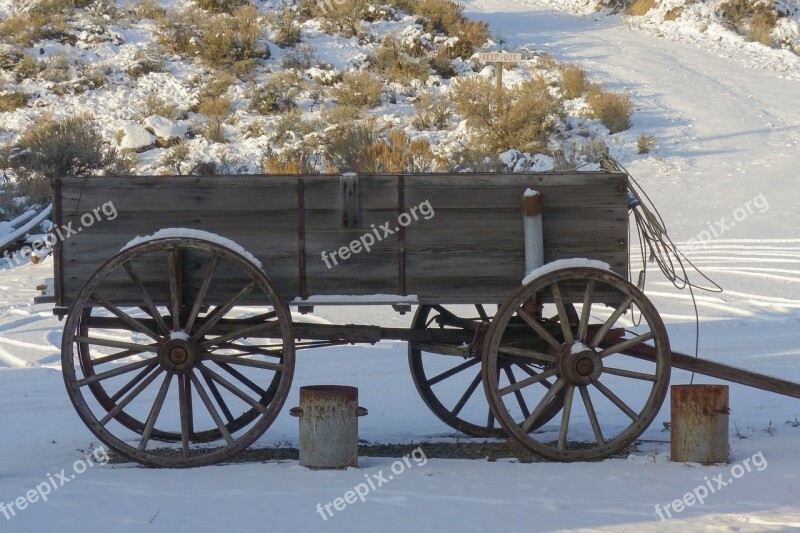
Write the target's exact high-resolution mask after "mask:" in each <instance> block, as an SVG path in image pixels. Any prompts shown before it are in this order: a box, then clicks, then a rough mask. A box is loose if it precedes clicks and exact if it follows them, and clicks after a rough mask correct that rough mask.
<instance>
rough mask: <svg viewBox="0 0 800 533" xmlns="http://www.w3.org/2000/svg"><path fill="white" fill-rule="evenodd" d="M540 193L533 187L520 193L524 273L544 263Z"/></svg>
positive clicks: (526, 273)
mask: <svg viewBox="0 0 800 533" xmlns="http://www.w3.org/2000/svg"><path fill="white" fill-rule="evenodd" d="M542 211H543V202H542V194H541V193H540V192H538V191H534V190H533V189H527V190H526V191H525V192H524V193H522V220H523V229H524V232H525V275H528V274H529V273H531V272H532V271H533V270H536V269H537V268H539V267H540V266H542V265H544V230H543V227H542Z"/></svg>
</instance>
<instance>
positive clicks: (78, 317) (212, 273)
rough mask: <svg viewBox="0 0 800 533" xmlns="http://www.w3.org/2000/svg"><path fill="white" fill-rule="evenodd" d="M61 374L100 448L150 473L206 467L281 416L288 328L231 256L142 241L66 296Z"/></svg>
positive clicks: (281, 309) (253, 276)
mask: <svg viewBox="0 0 800 533" xmlns="http://www.w3.org/2000/svg"><path fill="white" fill-rule="evenodd" d="M243 304H246V305H247V307H245V306H244V305H243ZM62 367H63V373H64V380H65V383H66V385H67V390H68V393H69V395H70V399H71V400H72V402H73V404H74V406H75V408H76V410H77V411H78V414H79V415H80V417H81V418H82V419H83V421H84V422H85V423H86V424H87V426H88V427H89V428H90V429H91V430H92V431H93V432H94V433H95V435H97V437H98V438H99V439H100V440H101V441H103V442H104V443H105V444H107V445H108V446H110V447H111V448H113V449H115V450H116V451H118V452H119V453H121V454H123V455H125V456H127V457H129V458H130V459H133V460H135V461H138V462H140V463H143V464H147V465H151V466H161V467H191V466H201V465H207V464H214V463H217V462H220V461H224V460H226V459H230V458H231V457H233V456H234V455H236V454H237V453H238V452H239V451H241V450H242V449H244V448H246V447H247V446H249V445H250V444H252V443H253V442H254V441H255V440H256V439H257V438H258V437H259V436H260V435H261V434H263V433H264V431H266V429H267V428H268V427H269V426H270V424H272V422H273V421H274V419H275V418H276V417H277V415H278V412H279V411H280V408H281V407H282V406H283V403H284V402H285V400H286V397H287V395H288V392H289V387H290V385H291V378H292V374H293V371H294V342H293V339H292V333H291V321H290V318H289V314H288V311H287V309H286V307H285V305H284V304H283V302H282V301H281V299H280V297H279V296H278V295H277V293H276V292H275V291H274V289H273V287H272V284H271V283H270V281H269V279H268V278H267V277H266V275H265V274H264V272H263V271H262V270H261V269H260V268H259V267H258V266H256V265H254V264H253V262H252V261H251V260H250V259H248V258H246V257H245V256H243V255H242V254H240V253H238V252H236V251H234V250H232V249H230V248H228V247H226V246H223V245H221V244H218V243H215V242H210V241H206V240H202V239H195V238H183V237H171V238H165V239H157V240H151V241H148V242H145V243H143V244H140V245H137V246H133V247H131V248H128V249H126V250H124V251H122V252H120V253H119V254H117V255H116V256H114V257H113V258H112V259H110V260H109V261H108V262H107V263H106V264H104V265H103V266H102V267H100V268H99V269H98V270H97V271H96V272H95V273H94V274H93V275H92V276H91V277H90V278H89V280H88V281H87V282H86V284H85V285H84V287H83V288H82V289H81V291H80V292H79V293H78V295H77V296H76V297H75V299H74V301H73V304H72V307H71V308H70V313H69V317H68V319H67V322H66V324H65V327H64V335H63V339H62ZM215 440H222V441H223V442H222V443H221V445H219V446H208V445H206V444H204V443H209V442H211V441H215ZM157 441H167V442H170V441H174V442H176V443H180V445H177V446H175V445H173V446H164V445H163V444H158V442H157Z"/></svg>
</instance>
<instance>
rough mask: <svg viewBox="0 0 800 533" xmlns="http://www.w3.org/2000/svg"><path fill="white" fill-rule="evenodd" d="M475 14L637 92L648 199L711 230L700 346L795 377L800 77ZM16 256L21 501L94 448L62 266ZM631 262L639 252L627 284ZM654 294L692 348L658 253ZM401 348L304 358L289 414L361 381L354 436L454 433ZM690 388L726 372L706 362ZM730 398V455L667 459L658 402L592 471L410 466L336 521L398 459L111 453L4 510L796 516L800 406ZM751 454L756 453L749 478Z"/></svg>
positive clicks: (7, 325)
mask: <svg viewBox="0 0 800 533" xmlns="http://www.w3.org/2000/svg"><path fill="white" fill-rule="evenodd" d="M467 11H468V12H471V13H475V14H479V15H480V16H481V17H482V18H484V19H486V20H488V21H490V23H491V24H492V27H493V29H495V30H500V31H501V33H502V34H503V36H504V37H505V38H506V39H508V41H509V45H511V46H523V45H528V46H531V47H533V48H537V49H543V50H546V51H548V52H550V53H551V54H552V55H553V56H555V57H556V59H563V60H570V61H575V62H577V63H579V64H580V65H581V66H583V67H584V68H586V69H587V70H588V71H589V72H590V74H592V75H593V76H596V77H598V78H601V79H607V80H609V84H610V85H611V87H612V88H613V89H623V88H627V89H628V90H630V92H631V95H632V97H633V99H634V102H635V103H636V106H637V112H636V113H635V114H634V116H633V120H634V127H633V128H632V129H631V130H630V131H629V132H627V133H625V134H623V135H622V136H618V137H619V138H620V141H619V143H620V146H618V147H616V148H614V147H612V153H615V154H616V155H617V156H619V158H620V159H621V161H622V162H623V164H625V165H626V166H627V167H628V168H629V170H630V171H631V172H632V173H633V175H634V176H636V177H637V179H638V180H639V182H640V183H641V184H642V186H643V187H644V188H645V190H646V191H647V192H648V193H649V194H650V196H651V197H652V198H653V200H654V202H655V203H656V205H657V206H658V207H659V209H660V211H661V213H662V215H663V216H664V218H665V220H666V221H667V223H668V225H669V229H670V235H671V236H672V237H673V239H675V240H676V241H678V242H687V241H690V240H691V239H694V240H696V241H708V243H707V244H702V245H698V246H694V247H690V250H691V251H690V252H687V253H688V254H689V256H690V258H691V259H692V260H694V261H695V263H696V264H697V266H698V267H700V268H701V269H703V270H704V271H705V272H706V273H707V274H709V275H710V276H711V277H713V278H714V279H715V280H716V281H717V282H719V283H720V284H721V285H722V286H723V287H724V288H725V292H724V293H713V294H704V293H700V294H699V295H698V307H699V311H700V316H701V324H700V334H701V337H700V353H701V356H702V357H705V358H709V359H714V360H718V361H722V362H726V363H730V364H734V365H738V366H743V367H747V368H750V369H753V370H755V371H758V372H763V373H765V374H770V375H774V376H778V377H781V378H786V379H792V380H795V381H800V269H798V266H797V265H798V264H800V237H799V235H800V232H799V231H798V230H800V201H798V198H799V197H800V194H799V193H800V181H799V180H798V178H799V177H800V176H798V174H799V173H800V171H799V170H798V166H800V158H799V157H798V153H800V152H799V151H798V147H799V146H800V128H798V125H800V108H798V106H797V95H798V94H800V85H799V84H798V81H795V80H792V79H789V77H787V76H785V75H783V74H781V73H780V72H776V71H775V70H772V69H752V68H749V67H747V66H746V65H745V64H743V63H742V62H740V61H737V60H736V59H733V58H726V57H720V55H719V54H717V53H716V52H715V51H714V50H707V49H703V48H702V47H697V46H694V45H691V44H686V43H681V42H673V41H670V40H665V39H661V38H658V37H655V36H652V35H648V34H646V33H642V32H637V31H634V30H631V29H628V28H625V27H621V26H620V25H619V24H618V21H616V20H614V19H613V18H608V17H604V18H600V19H597V18H592V17H590V16H576V15H569V14H564V13H560V12H556V11H552V10H550V9H546V8H544V7H542V6H541V5H538V4H535V5H526V4H522V3H518V2H514V1H512V0H472V1H470V2H468V3H467ZM640 132H646V133H649V134H652V135H654V136H655V137H656V139H657V141H658V146H657V149H656V151H655V153H653V154H650V155H648V156H637V155H636V154H634V153H633V152H632V151H631V148H629V147H630V146H631V145H632V143H631V142H630V141H631V138H633V137H634V136H636V135H638V134H639V133H640ZM626 135H627V136H629V137H628V138H625V136H626ZM626 141H627V142H626ZM712 231H713V232H716V233H717V236H714V235H713V233H712ZM703 232H708V235H706V234H704V233H703ZM4 263H5V262H4V261H0V268H2V269H3V270H0V309H1V310H2V314H1V315H0V366H3V368H2V369H0V406H2V407H0V425H2V427H3V439H2V440H1V441H0V456H2V457H3V458H4V459H3V460H2V461H0V501H2V502H5V503H6V504H9V503H10V502H11V501H12V500H14V499H16V498H18V497H21V496H25V494H26V492H27V491H28V490H30V489H32V488H34V487H36V486H37V485H39V484H41V483H43V482H47V481H48V479H49V477H51V476H52V477H53V478H54V479H55V480H56V482H58V476H57V475H56V474H57V473H60V472H61V471H62V469H64V471H65V472H64V475H66V476H67V477H68V478H69V477H70V475H71V472H73V464H74V462H75V461H76V460H78V459H80V458H81V457H83V454H82V452H81V451H79V450H87V449H89V447H90V445H91V444H92V443H93V444H94V445H97V444H98V443H97V441H96V439H95V438H94V437H93V436H92V435H91V433H90V432H89V430H88V429H86V428H85V427H84V426H83V425H82V423H81V422H80V421H79V419H78V417H77V415H76V414H75V413H74V411H73V409H72V407H71V405H70V404H69V401H68V399H67V396H66V392H65V391H64V387H63V382H62V380H61V376H60V372H59V370H58V361H59V348H58V346H59V344H60V338H61V329H60V326H61V324H60V323H59V322H58V321H57V320H56V319H55V318H54V317H53V316H52V314H51V310H50V307H49V306H47V305H33V304H31V302H32V300H33V297H34V296H35V295H36V294H37V292H36V290H35V285H36V284H37V283H40V282H42V281H43V280H44V279H45V278H47V277H51V276H52V272H51V270H50V269H51V268H52V263H50V261H49V260H48V261H46V262H45V263H44V264H41V265H30V264H28V265H24V266H21V267H17V268H14V269H7V268H6V267H5V265H4ZM638 268H639V265H638V264H637V262H636V256H635V254H634V262H633V269H634V277H635V275H636V274H635V273H636V271H637V270H638ZM647 292H648V294H649V296H650V297H651V298H652V299H653V301H654V302H655V304H656V306H657V307H658V309H659V311H660V312H661V314H662V316H663V317H664V319H665V321H666V322H667V325H668V329H669V333H670V339H671V342H672V345H673V348H674V349H676V350H678V351H683V352H686V353H691V352H692V350H693V348H694V323H693V311H692V307H691V303H690V300H689V299H688V294H687V293H685V292H677V291H675V290H674V289H672V287H671V285H670V284H669V283H668V282H667V281H665V280H664V279H663V277H662V276H661V275H660V274H659V273H658V272H656V271H655V269H653V268H652V267H651V270H650V275H649V277H648V284H647ZM317 312H318V315H319V316H320V317H322V318H325V319H328V320H330V321H333V322H337V323H348V322H352V323H359V322H365V323H381V324H387V325H407V324H408V322H409V320H410V319H409V318H408V317H407V316H406V317H398V316H395V315H394V314H393V313H392V312H391V310H389V309H383V308H381V309H375V308H371V307H358V308H341V307H337V308H318V309H317ZM405 353H406V348H405V345H403V344H401V343H382V344H379V345H376V346H373V347H346V348H330V349H324V350H313V351H304V352H301V353H300V355H299V358H298V367H297V370H296V373H295V376H296V378H295V381H294V384H293V390H292V392H291V394H290V400H289V402H288V406H287V407H289V406H293V405H296V402H297V397H298V396H297V388H299V387H300V386H302V385H307V384H314V383H319V382H325V383H341V384H348V385H354V386H357V387H359V391H360V402H359V403H360V404H361V405H363V406H365V407H367V408H368V409H369V411H370V414H369V416H367V417H365V418H362V419H361V420H360V425H361V427H360V437H361V438H363V439H367V440H369V441H373V442H393V443H397V442H401V443H408V453H411V452H412V450H413V449H415V448H416V447H417V443H419V442H420V441H424V440H430V439H438V438H445V439H451V438H452V437H451V436H452V431H451V430H449V428H447V427H446V426H444V425H443V424H442V423H440V422H439V421H438V419H436V418H435V416H434V415H433V414H431V413H429V412H428V411H427V409H426V407H425V406H424V404H423V403H422V401H421V400H420V399H419V398H418V396H417V393H416V391H415V389H414V386H413V383H412V381H411V378H410V376H409V372H408V369H407V363H406V357H405ZM688 381H689V375H688V374H687V373H685V372H679V371H676V372H674V373H673V379H672V383H673V384H682V383H688ZM697 382H700V383H713V382H714V380H710V379H706V378H703V377H700V376H698V377H695V383H697ZM665 405H667V406H668V401H667V403H665ZM471 408H476V409H477V407H471ZM731 409H732V412H731V451H732V454H731V465H730V466H710V467H702V466H698V465H687V464H680V463H670V462H669V461H668V453H669V449H668V444H665V443H664V442H663V441H667V440H668V433H665V432H662V431H661V430H662V427H663V424H662V422H664V421H667V420H668V418H669V412H668V407H665V408H664V409H662V412H661V413H660V414H659V416H658V418H657V419H656V421H655V422H654V424H653V425H652V427H651V428H650V429H649V430H648V431H647V432H646V433H645V434H644V435H643V438H644V439H646V440H645V441H644V442H643V443H641V444H640V445H639V447H638V450H637V451H636V452H635V453H633V454H632V455H630V456H629V457H627V458H623V459H610V460H606V461H603V462H599V463H577V464H554V463H533V464H519V463H516V462H514V461H510V460H502V459H501V460H498V461H496V462H486V461H466V460H445V459H428V460H427V462H425V461H418V462H415V461H413V460H412V461H411V463H410V464H411V466H408V467H407V468H405V471H404V472H403V473H402V474H400V475H397V476H395V478H394V479H392V480H391V481H390V482H388V483H387V484H385V485H384V486H382V487H378V488H376V490H374V491H372V492H371V493H370V494H369V495H368V496H367V497H366V501H364V502H361V501H358V502H357V503H354V504H350V505H348V506H347V507H346V508H345V510H344V511H340V512H337V513H336V514H335V516H334V517H333V518H329V519H328V520H323V518H322V517H321V516H320V514H319V513H318V512H317V510H316V506H317V504H318V503H320V504H322V505H324V504H326V503H328V502H331V501H333V500H334V499H335V498H338V497H342V496H343V495H344V493H345V492H347V491H349V490H352V489H353V488H354V487H355V486H356V485H358V484H359V483H362V482H363V481H364V480H365V475H369V476H373V475H377V474H378V473H379V472H380V471H383V473H384V474H388V473H389V471H390V468H391V465H392V464H393V462H394V459H392V458H369V457H367V458H362V459H361V468H360V469H358V470H356V469H351V470H348V471H337V472H312V471H308V470H305V469H304V468H302V467H300V466H299V465H298V464H297V462H296V461H279V462H269V463H255V464H252V463H251V464H242V465H226V466H220V467H207V468H201V469H194V470H188V471H169V470H152V469H143V468H139V467H136V466H134V465H116V466H101V465H97V466H94V467H91V468H87V470H86V472H85V473H82V474H76V475H75V478H74V479H71V480H70V481H69V482H68V483H66V484H65V485H64V486H63V487H60V488H58V490H55V491H53V492H52V494H50V495H49V497H48V498H49V499H48V501H47V502H41V501H39V502H36V503H34V504H31V505H30V507H28V508H27V509H25V510H23V511H18V512H17V516H14V517H13V518H11V519H10V520H6V519H5V518H4V517H0V524H2V528H3V530H4V531H14V532H28V531H36V530H38V529H40V528H48V529H52V528H56V527H58V528H61V529H62V530H64V531H81V532H83V531H89V532H95V531H97V532H106V531H141V530H145V529H150V530H152V531H218V530H221V529H223V528H224V529H228V530H233V531H247V532H249V531H254V532H255V531H264V530H265V529H275V530H284V529H290V528H291V529H292V530H296V531H326V530H330V531H367V530H373V529H380V530H382V531H409V530H416V531H459V532H461V531H463V532H468V531H476V532H478V531H480V532H485V531H494V530H506V531H519V532H530V531H609V532H611V531H637V532H638V531H651V530H652V531H654V530H662V529H663V530H674V531H787V530H793V529H797V528H800V467H798V463H797V453H796V450H797V443H798V439H800V427H797V426H800V424H791V423H787V422H790V421H791V422H795V421H796V420H797V419H798V417H800V402H799V401H798V400H795V399H790V398H784V397H781V396H777V395H775V394H770V393H766V392H761V391H755V390H751V389H747V388H745V387H741V386H736V385H733V386H731ZM287 411H288V409H284V413H282V414H281V416H280V417H279V418H278V419H277V420H276V422H275V423H274V425H273V426H272V428H270V430H269V431H268V432H267V433H266V434H265V435H264V436H263V437H262V439H261V440H260V441H259V442H258V444H257V445H258V446H262V447H270V446H276V445H283V444H286V443H289V444H296V442H297V420H296V419H294V418H291V417H290V416H289V415H288V412H287ZM619 416H624V415H621V414H620V415H619ZM657 441H661V442H657ZM424 449H425V448H424V445H423V446H422V451H423V452H424ZM100 457H101V456H100ZM101 458H102V457H101ZM745 460H749V461H748V463H747V464H748V465H750V466H752V467H753V468H750V469H749V471H748V470H747V469H745V468H744V464H745V463H744V461H745ZM423 463H424V464H423ZM736 465H742V466H740V467H738V468H737V467H736ZM737 476H739V477H738V478H736V477H737ZM715 478H716V479H718V480H719V481H721V482H723V483H725V484H726V486H721V487H720V486H719V482H718V481H714V479H715ZM734 478H736V479H734ZM729 480H733V481H732V482H730V483H728V481H729ZM709 484H710V485H709ZM702 486H706V487H709V486H710V487H713V489H714V492H713V493H710V492H711V491H710V490H709V491H708V492H709V493H710V494H709V495H708V496H707V497H704V500H705V503H704V504H702V505H701V504H700V503H695V504H694V505H692V506H690V507H688V508H686V509H685V510H683V511H682V512H675V511H674V510H673V511H672V516H673V518H671V519H669V520H667V521H664V522H662V521H661V520H660V519H659V515H658V514H657V513H656V510H655V509H656V505H657V504H658V505H660V506H661V508H664V507H665V506H666V505H667V504H671V503H672V502H673V501H674V500H676V499H680V498H684V495H685V494H686V493H692V492H693V491H696V492H695V494H697V493H699V494H702V491H701V490H700V487H702ZM718 487H719V488H718ZM672 509H674V505H673V507H672ZM1 512H2V510H0V513H1Z"/></svg>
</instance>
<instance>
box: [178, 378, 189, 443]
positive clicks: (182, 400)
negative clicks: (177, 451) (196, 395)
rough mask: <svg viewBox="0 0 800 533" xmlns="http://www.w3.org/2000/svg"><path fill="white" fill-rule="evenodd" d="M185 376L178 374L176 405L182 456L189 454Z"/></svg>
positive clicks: (187, 402)
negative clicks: (179, 423) (179, 418)
mask: <svg viewBox="0 0 800 533" xmlns="http://www.w3.org/2000/svg"><path fill="white" fill-rule="evenodd" d="M184 378H185V376H178V407H179V408H180V416H181V452H182V453H183V456H184V457H188V456H189V417H190V416H192V413H191V410H190V407H189V400H188V398H187V392H188V393H189V394H191V392H189V391H188V390H187V388H186V380H185V379H184Z"/></svg>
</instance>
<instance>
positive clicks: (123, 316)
mask: <svg viewBox="0 0 800 533" xmlns="http://www.w3.org/2000/svg"><path fill="white" fill-rule="evenodd" d="M91 299H92V300H94V301H95V302H97V303H99V304H100V305H101V306H103V307H105V308H106V309H108V310H109V311H111V312H112V313H113V314H115V315H116V316H117V318H119V319H120V320H122V321H123V322H125V323H126V324H127V325H128V326H130V327H132V328H133V329H135V330H136V331H138V332H139V333H144V334H145V335H147V336H148V337H150V338H151V339H153V340H155V341H158V340H159V339H160V338H161V337H160V336H159V335H158V334H157V333H155V332H154V331H153V330H151V329H150V328H148V327H147V326H145V325H144V324H142V323H141V322H139V321H138V320H136V319H135V318H133V317H132V316H130V315H129V314H128V313H126V312H125V311H123V310H122V309H120V308H118V307H117V306H115V305H114V304H112V303H111V302H109V301H108V300H106V299H105V298H103V297H102V296H100V295H99V294H97V293H96V292H95V293H92V296H91Z"/></svg>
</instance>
